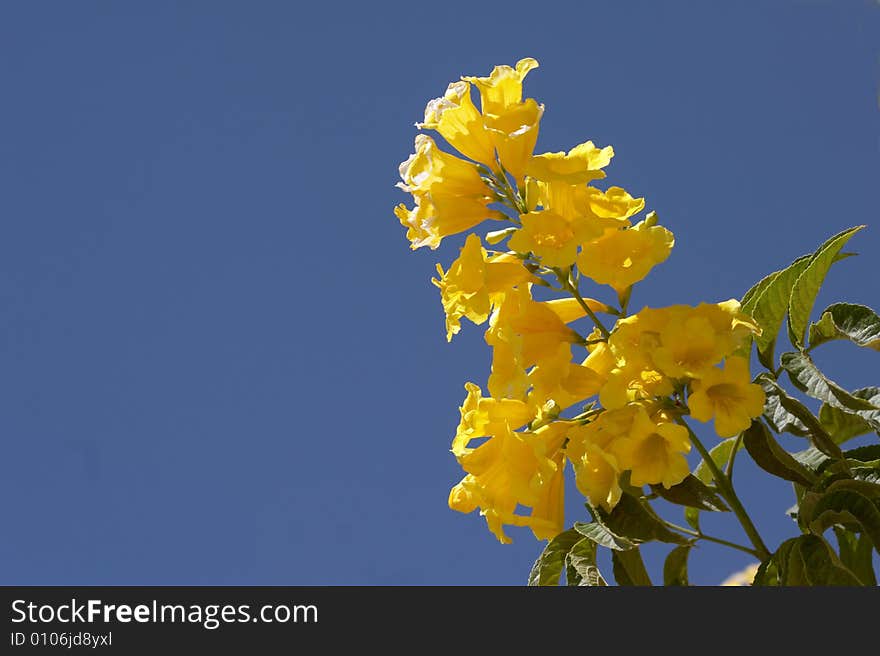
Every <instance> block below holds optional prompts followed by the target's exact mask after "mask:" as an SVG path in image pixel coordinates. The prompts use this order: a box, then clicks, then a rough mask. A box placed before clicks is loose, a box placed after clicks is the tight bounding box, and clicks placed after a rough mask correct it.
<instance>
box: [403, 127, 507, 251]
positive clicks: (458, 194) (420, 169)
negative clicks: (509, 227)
mask: <svg viewBox="0 0 880 656" xmlns="http://www.w3.org/2000/svg"><path fill="white" fill-rule="evenodd" d="M415 148H416V152H415V153H414V154H413V155H411V156H410V157H409V158H408V159H407V160H406V161H405V162H403V163H401V165H400V177H401V178H402V179H403V182H400V183H398V186H399V187H400V188H402V189H403V190H404V191H407V192H410V193H412V194H413V197H414V199H415V202H416V206H415V208H413V209H411V210H410V209H408V208H407V207H406V205H403V204H400V205H398V206H397V208H395V210H394V213H395V214H396V215H397V217H398V219H399V220H400V222H401V224H402V225H403V226H404V227H406V228H407V235H406V236H407V239H409V240H410V242H411V248H412V249H413V250H415V249H416V248H420V247H422V246H429V247H430V248H432V249H435V248H437V246H439V245H440V242H441V241H442V239H443V238H444V237H447V236H449V235H453V234H457V233H459V232H463V231H465V230H468V229H470V228H473V227H474V226H475V225H477V224H479V223H482V222H483V221H485V220H486V219H496V220H503V219H504V218H505V216H504V215H503V214H502V213H501V212H499V211H497V210H490V209H489V208H488V205H489V203H491V202H492V201H493V199H494V195H493V192H492V191H491V190H490V189H489V187H488V186H487V185H486V183H485V182H483V180H482V178H481V177H480V174H479V172H478V171H477V167H476V165H475V164H472V163H471V162H467V161H465V160H463V159H459V158H458V157H455V156H454V155H449V154H448V153H444V152H443V151H442V150H440V149H439V148H437V144H436V143H435V142H434V140H433V139H431V137H429V136H427V135H423V134H422V135H418V136H417V137H416V144H415Z"/></svg>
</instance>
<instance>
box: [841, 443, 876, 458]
mask: <svg viewBox="0 0 880 656" xmlns="http://www.w3.org/2000/svg"><path fill="white" fill-rule="evenodd" d="M843 455H844V456H846V457H847V459H849V460H858V461H859V462H872V461H874V460H880V444H868V445H867V446H860V447H858V448H856V449H850V450H849V451H844V452H843Z"/></svg>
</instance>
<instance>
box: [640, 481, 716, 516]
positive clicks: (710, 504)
mask: <svg viewBox="0 0 880 656" xmlns="http://www.w3.org/2000/svg"><path fill="white" fill-rule="evenodd" d="M651 489H652V490H653V491H654V492H656V493H657V494H658V495H659V496H660V497H662V498H664V499H666V500H667V501H669V502H670V503H675V504H678V505H679V506H690V507H692V508H698V509H699V510H709V511H711V512H728V511H729V510H730V508H728V507H727V504H726V503H724V500H723V499H722V498H721V497H720V496H719V495H718V494H717V493H716V492H715V491H714V490H712V489H711V488H709V487H707V486H706V485H705V484H704V483H703V482H702V481H701V480H700V479H698V478H697V477H696V476H693V475H688V476H687V477H686V478H685V479H684V480H683V481H682V482H681V483H679V484H678V485H673V486H672V487H671V488H669V489H666V488H665V487H663V486H662V485H652V486H651Z"/></svg>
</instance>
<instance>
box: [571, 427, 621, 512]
mask: <svg viewBox="0 0 880 656" xmlns="http://www.w3.org/2000/svg"><path fill="white" fill-rule="evenodd" d="M578 447H580V448H578ZM566 456H567V457H568V458H569V459H570V460H571V464H572V466H573V467H574V471H575V484H576V485H577V488H578V490H579V491H580V493H581V494H583V495H584V496H585V497H587V498H588V499H589V500H590V503H591V504H592V505H594V506H601V507H602V508H604V509H605V510H607V511H609V512H611V510H613V509H614V506H616V505H617V502H618V501H620V497H621V495H622V494H623V490H622V489H621V487H620V468H619V467H618V464H617V458H616V457H614V455H612V454H611V453H608V452H607V451H605V450H604V449H603V448H602V447H600V446H599V445H597V444H595V443H593V442H590V441H586V440H585V441H582V442H580V443H579V444H578V443H577V442H576V441H575V440H574V438H572V442H571V443H570V445H569V446H568V447H567V448H566Z"/></svg>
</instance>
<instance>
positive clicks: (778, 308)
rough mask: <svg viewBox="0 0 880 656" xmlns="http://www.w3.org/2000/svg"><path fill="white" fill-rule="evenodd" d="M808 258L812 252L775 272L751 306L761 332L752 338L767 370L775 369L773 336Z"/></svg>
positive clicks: (777, 331)
mask: <svg viewBox="0 0 880 656" xmlns="http://www.w3.org/2000/svg"><path fill="white" fill-rule="evenodd" d="M811 258H812V255H803V256H801V257H799V258H798V259H796V260H795V261H794V262H792V263H791V264H790V265H788V267H786V268H785V269H782V270H781V271H778V272H776V275H775V276H774V277H773V279H772V280H771V281H769V282H768V283H767V284H766V285H765V286H764V288H763V290H762V291H761V293H760V295H758V296H757V300H755V301H754V303H753V305H752V306H751V312H750V314H751V315H752V317H754V319H755V321H757V322H758V325H759V326H761V334H760V335H758V336H757V337H755V344H756V345H757V347H758V359H759V360H760V361H761V364H763V365H764V366H765V367H767V368H768V369H773V368H774V367H773V347H774V345H775V344H776V336H777V335H778V334H779V328H780V326H782V320H783V319H784V318H785V315H786V313H787V312H788V304H789V299H790V298H791V291H792V289H793V288H794V284H795V282H797V279H798V277H800V275H801V274H802V273H803V271H804V270H805V269H806V268H807V266H808V265H809V263H810V259H811ZM770 275H771V276H772V275H773V274H770ZM759 284H760V283H759Z"/></svg>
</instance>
